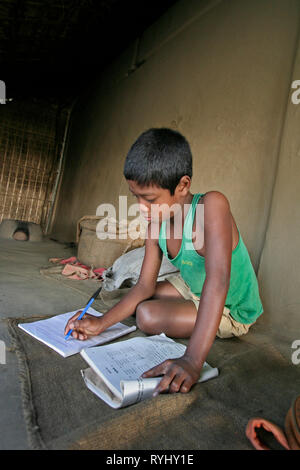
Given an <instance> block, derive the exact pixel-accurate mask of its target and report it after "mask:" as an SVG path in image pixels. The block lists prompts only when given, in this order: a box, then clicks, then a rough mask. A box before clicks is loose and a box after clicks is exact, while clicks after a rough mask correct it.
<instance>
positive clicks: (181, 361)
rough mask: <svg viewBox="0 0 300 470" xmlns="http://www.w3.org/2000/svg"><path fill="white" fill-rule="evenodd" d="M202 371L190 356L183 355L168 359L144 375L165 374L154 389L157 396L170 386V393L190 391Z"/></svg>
mask: <svg viewBox="0 0 300 470" xmlns="http://www.w3.org/2000/svg"><path fill="white" fill-rule="evenodd" d="M200 372H201V368H200V369H199V367H197V366H196V364H195V363H194V362H193V360H192V359H191V358H190V357H188V356H185V355H183V356H182V357H179V358H177V359H167V360H166V361H164V362H162V363H161V364H159V365H158V366H155V367H153V368H152V369H149V370H147V372H144V373H143V374H142V377H144V378H149V377H158V376H160V375H164V377H163V378H162V379H161V381H160V382H159V384H158V385H157V387H156V389H155V390H154V393H153V396H156V395H158V394H159V393H161V392H163V391H166V390H167V389H168V388H169V392H170V393H175V392H179V391H180V392H182V393H187V392H189V391H190V389H191V387H192V385H194V384H195V383H196V382H197V381H198V379H199V376H200Z"/></svg>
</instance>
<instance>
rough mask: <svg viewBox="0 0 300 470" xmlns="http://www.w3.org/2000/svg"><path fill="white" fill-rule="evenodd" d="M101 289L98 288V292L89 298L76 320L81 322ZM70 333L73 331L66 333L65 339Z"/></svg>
mask: <svg viewBox="0 0 300 470" xmlns="http://www.w3.org/2000/svg"><path fill="white" fill-rule="evenodd" d="M101 289H102V286H101V287H99V289H98V290H96V292H95V294H93V295H92V297H91V298H90V300H89V301H88V303H87V304H86V307H85V308H84V310H83V311H82V312H81V314H80V315H79V317H78V318H77V320H81V319H82V317H83V315H84V314H85V313H86V311H87V310H88V309H89V307H90V306H91V305H92V303H93V302H94V300H95V299H96V298H97V297H98V295H99V293H100V291H101ZM72 331H73V330H69V331H68V333H67V334H66V335H65V339H68V338H69V336H70V335H71V334H72Z"/></svg>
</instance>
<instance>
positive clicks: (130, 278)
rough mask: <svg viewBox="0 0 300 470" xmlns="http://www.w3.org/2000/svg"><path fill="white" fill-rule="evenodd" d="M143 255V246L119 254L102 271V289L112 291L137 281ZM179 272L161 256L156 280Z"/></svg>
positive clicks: (130, 285) (129, 285)
mask: <svg viewBox="0 0 300 470" xmlns="http://www.w3.org/2000/svg"><path fill="white" fill-rule="evenodd" d="M144 255H145V247H144V246H143V247H141V248H136V249H134V250H132V251H128V252H127V253H125V254H124V255H122V256H120V257H119V258H118V259H116V261H115V262H114V263H113V265H112V266H110V267H109V268H108V269H106V270H105V271H104V272H103V275H102V278H103V289H105V290H107V291H112V290H114V289H120V288H121V287H132V286H133V285H135V284H136V283H137V281H138V278H139V275H140V272H141V267H142V264H143V260H144ZM175 272H179V271H178V269H177V268H176V267H175V266H173V264H172V263H170V261H169V260H168V259H167V258H166V257H165V256H163V258H162V263H161V267H160V270H159V273H158V278H157V280H158V281H162V280H164V278H165V277H166V276H168V275H169V274H173V273H175Z"/></svg>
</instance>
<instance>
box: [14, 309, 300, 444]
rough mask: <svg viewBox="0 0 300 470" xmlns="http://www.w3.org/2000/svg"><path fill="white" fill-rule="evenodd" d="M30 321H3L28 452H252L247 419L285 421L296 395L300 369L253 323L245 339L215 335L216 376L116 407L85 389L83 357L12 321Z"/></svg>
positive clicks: (211, 356) (211, 357)
mask: <svg viewBox="0 0 300 470" xmlns="http://www.w3.org/2000/svg"><path fill="white" fill-rule="evenodd" d="M43 318H45V317H43ZM35 319H37V318H35ZM33 320H34V318H28V319H26V320H24V318H22V319H15V318H14V319H8V328H9V332H10V335H11V337H12V341H13V344H14V346H15V348H16V352H17V355H18V360H19V371H20V381H21V387H22V396H23V406H24V414H25V420H26V425H27V430H28V439H29V443H30V446H31V448H33V449H91V450H93V449H98V450H100V449H103V450H104V449H106V450H112V449H118V450H121V449H127V450H132V449H135V450H139V449H146V450H147V449H151V450H153V449H158V450H173V449H177V450H179V449H182V450H184V449H251V448H252V447H251V445H250V443H249V441H248V440H247V438H246V436H245V427H246V424H247V422H248V420H249V419H250V418H251V417H253V416H263V417H264V418H266V419H270V420H272V421H273V422H275V423H277V424H278V425H280V426H283V423H284V417H285V415H286V412H287V410H288V408H289V406H290V404H291V401H292V399H293V398H294V397H295V396H296V395H298V394H299V390H300V374H299V367H296V366H295V365H293V364H292V363H291V361H289V360H288V359H287V358H286V357H284V356H283V355H282V354H281V352H280V351H279V349H278V348H277V347H276V346H275V345H274V344H272V343H271V342H270V341H269V340H268V338H267V337H266V336H265V335H264V334H263V333H261V332H260V330H259V327H258V328H257V326H256V325H255V326H254V327H252V328H253V330H252V331H250V333H248V335H246V336H245V337H244V338H245V339H246V338H247V340H244V339H243V337H242V338H233V339H226V340H220V339H216V340H215V342H214V345H213V347H212V349H211V351H210V354H209V357H208V362H209V363H210V364H211V365H212V366H217V367H219V370H220V375H219V377H217V378H215V379H213V380H210V381H208V382H205V383H202V384H197V385H195V386H194V387H193V389H192V390H191V391H190V392H189V393H188V394H180V393H178V394H169V395H167V394H164V395H160V396H158V397H157V398H153V399H149V400H147V401H144V402H141V403H138V404H136V405H132V406H130V407H128V408H124V409H121V410H114V409H112V408H110V407H109V406H108V405H106V404H105V403H104V402H102V401H101V400H100V399H98V398H97V397H96V396H95V395H94V394H93V393H92V392H90V391H89V390H88V389H87V388H86V386H85V384H84V382H83V379H82V377H81V374H80V369H81V368H84V367H86V363H85V361H84V360H83V359H82V358H81V356H80V355H78V354H77V355H75V356H71V357H69V358H63V357H61V356H60V355H59V354H57V353H56V352H54V351H52V350H51V349H50V348H48V347H47V346H45V345H43V344H42V343H40V342H39V341H37V340H35V339H34V338H32V337H31V336H29V335H28V334H26V333H25V332H23V331H22V330H21V329H20V328H18V326H17V325H18V323H19V322H20V321H22V322H24V321H33ZM129 320H130V319H129ZM130 321H134V319H131V320H130ZM141 334H142V333H141V332H139V331H137V332H134V333H131V335H128V336H127V337H126V339H127V338H129V337H132V336H134V335H141ZM123 339H125V338H123ZM284 347H285V345H281V349H282V348H284ZM286 347H290V346H289V345H286Z"/></svg>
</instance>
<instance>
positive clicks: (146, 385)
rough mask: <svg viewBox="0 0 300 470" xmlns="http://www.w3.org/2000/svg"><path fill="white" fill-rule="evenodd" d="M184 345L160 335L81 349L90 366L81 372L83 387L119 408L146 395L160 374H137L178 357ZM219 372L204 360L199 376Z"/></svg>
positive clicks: (153, 387)
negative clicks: (145, 375) (156, 375)
mask: <svg viewBox="0 0 300 470" xmlns="http://www.w3.org/2000/svg"><path fill="white" fill-rule="evenodd" d="M185 349H186V346H184V345H183V344H180V343H177V342H175V341H174V340H172V339H171V338H168V337H167V336H165V335H164V334H163V333H162V334H161V335H154V336H147V337H145V338H143V337H142V338H139V337H137V338H131V339H128V340H126V341H120V342H119V343H117V344H116V343H112V344H106V345H104V346H100V347H98V348H89V349H84V350H82V351H81V353H80V354H81V356H82V357H83V358H84V359H85V361H86V362H87V363H88V365H89V366H90V367H89V368H87V369H84V370H82V371H81V374H82V377H83V379H84V381H85V384H86V386H87V387H88V388H89V389H90V390H91V391H92V392H93V393H95V394H96V395H97V396H98V397H99V398H101V399H102V400H103V401H105V403H107V404H108V405H109V406H111V407H112V408H122V407H125V406H128V405H132V404H134V403H138V402H139V401H142V400H145V399H146V398H150V397H151V396H152V394H153V391H154V389H155V387H156V386H157V384H158V383H159V382H160V380H161V378H162V377H154V378H142V377H141V374H142V373H143V372H145V371H146V370H149V369H151V368H152V367H153V366H155V365H158V364H160V363H161V362H163V361H165V360H166V359H172V358H176V357H181V356H182V355H183V354H184V352H185ZM218 374H219V371H218V369H217V368H216V367H211V366H210V365H209V364H207V362H205V363H204V364H203V368H202V371H201V374H200V377H199V382H204V381H206V380H210V379H212V378H214V377H217V376H218Z"/></svg>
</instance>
